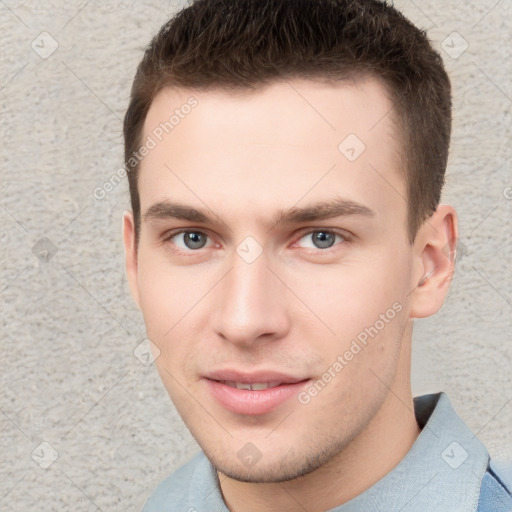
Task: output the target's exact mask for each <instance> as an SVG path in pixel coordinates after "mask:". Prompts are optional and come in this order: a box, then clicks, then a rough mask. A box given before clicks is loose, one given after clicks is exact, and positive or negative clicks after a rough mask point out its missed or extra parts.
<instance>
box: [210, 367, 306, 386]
mask: <svg viewBox="0 0 512 512" xmlns="http://www.w3.org/2000/svg"><path fill="white" fill-rule="evenodd" d="M205 378H207V379H210V380H216V381H221V382H222V381H234V382H243V383H246V384H254V383H262V382H279V383H281V384H295V383H297V382H301V381H303V380H307V378H304V377H293V376H291V375H287V374H285V373H281V372H275V371H270V370H261V371H257V372H243V371H239V370H217V371H213V372H209V373H208V374H207V375H205Z"/></svg>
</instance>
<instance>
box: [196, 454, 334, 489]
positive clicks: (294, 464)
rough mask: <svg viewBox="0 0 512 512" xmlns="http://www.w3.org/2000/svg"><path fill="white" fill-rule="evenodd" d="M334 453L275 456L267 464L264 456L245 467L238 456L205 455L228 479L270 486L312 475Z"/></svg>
mask: <svg viewBox="0 0 512 512" xmlns="http://www.w3.org/2000/svg"><path fill="white" fill-rule="evenodd" d="M203 451H204V450H203ZM333 451H334V450H332V451H329V453H325V452H324V453H320V454H316V455H312V454H306V453H303V454H298V453H293V454H292V455H290V454H288V455H284V454H283V455H282V456H279V455H277V454H274V457H273V459H275V460H272V461H268V460H267V461H266V462H265V455H263V456H262V458H261V460H259V461H257V462H256V463H254V465H252V466H248V465H244V463H243V462H241V461H240V460H239V459H238V458H237V457H236V456H235V458H234V459H228V458H223V459H220V458H218V457H216V456H215V455H213V456H210V455H209V454H208V453H207V452H206V451H205V454H206V456H207V457H208V459H209V460H210V462H211V463H212V465H213V466H214V467H215V469H217V471H219V472H220V473H222V474H223V475H225V476H227V477H228V478H231V479H233V480H237V481H239V482H246V483H253V484H268V483H280V482H288V481H290V480H295V479H297V478H301V477H303V476H306V475H307V474H309V473H312V472H313V471H315V470H317V469H318V468H319V467H321V466H323V465H324V464H326V463H328V462H329V461H330V460H331V459H332V458H333V457H334V456H335V453H332V452H333Z"/></svg>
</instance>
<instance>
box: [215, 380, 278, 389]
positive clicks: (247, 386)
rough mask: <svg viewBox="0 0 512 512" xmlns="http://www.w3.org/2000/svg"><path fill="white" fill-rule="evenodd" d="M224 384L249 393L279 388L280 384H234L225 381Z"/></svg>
mask: <svg viewBox="0 0 512 512" xmlns="http://www.w3.org/2000/svg"><path fill="white" fill-rule="evenodd" d="M224 384H226V385H227V386H230V387H232V388H236V389H246V390H250V391H262V390H264V389H268V388H275V387H277V386H279V385H280V384H281V383H280V382H253V383H252V384H249V383H247V382H235V381H231V380H230V381H225V382H224Z"/></svg>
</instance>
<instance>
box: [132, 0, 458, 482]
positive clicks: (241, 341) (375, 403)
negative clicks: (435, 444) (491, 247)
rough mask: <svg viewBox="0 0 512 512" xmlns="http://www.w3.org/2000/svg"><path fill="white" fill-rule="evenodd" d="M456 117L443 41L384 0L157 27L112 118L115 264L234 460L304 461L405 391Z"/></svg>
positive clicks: (189, 405)
mask: <svg viewBox="0 0 512 512" xmlns="http://www.w3.org/2000/svg"><path fill="white" fill-rule="evenodd" d="M185 106H186V108H185ZM172 116H174V118H175V121H172V120H171V117H172ZM450 125H451V100H450V83H449V80H448V77H447V75H446V73H445V71H444V68H443V65H442V62H441V58H440V56H439V55H438V54H437V53H436V52H435V51H434V50H433V49H432V47H431V45H430V43H429V42H428V40H427V38H426V36H425V34H424V33H422V32H421V31H420V30H418V29H417V28H415V27H414V26H413V25H412V24H411V23H410V22H409V21H407V20H406V19H405V18H404V17H403V16H402V15H401V14H400V13H399V12H397V11H396V10H395V9H394V8H392V7H391V6H389V5H386V4H385V3H383V2H380V1H372V0H347V1H342V0H337V1H335V0H199V1H196V2H194V3H192V4H191V5H190V6H189V7H187V8H186V9H184V10H182V11H181V12H179V13H178V14H177V15H176V16H175V17H174V18H173V19H172V20H171V21H169V23H167V24H166V25H165V26H164V27H163V28H162V29H161V31H160V32H159V34H158V35H157V36H156V37H155V38H154V39H153V41H152V42H151V44H150V46H149V47H148V49H147V51H146V53H145V55H144V57H143V60H142V62H141V64H140V65H139V68H138V70H137V74H136V77H135V80H134V84H133V89H132V97H131V101H130V105H129V108H128V111H127V113H126V117H125V123H124V134H125V152H126V154H125V156H126V164H127V167H128V171H129V172H128V178H129V185H130V194H131V201H132V213H129V214H126V215H125V219H124V239H125V246H126V252H127V272H128V278H129V282H130V286H131V289H132V293H133V296H134V298H135V300H136V302H137V304H138V305H139V307H140V309H141V310H142V312H143V315H144V320H145V323H146V328H147V332H148V337H149V338H150V339H151V340H152V341H153V343H154V344H155V345H156V347H157V349H158V352H159V357H158V358H157V359H156V365H157V368H158V371H159V373H160V375H161V377H162V380H163V382H164V384H165V386H166V388H167V390H168V391H169V394H170V396H171V398H172V399H173V401H174V403H175V405H176V407H177V409H178V411H179V412H180V414H181V415H182V417H183V419H184V420H185V422H186V424H187V426H188V427H189V428H190V430H191V432H192V433H193V435H194V436H195V437H196V439H197V440H198V442H199V444H200V445H201V446H202V448H203V450H204V451H205V453H206V454H207V455H208V456H209V457H210V459H211V460H212V461H213V462H214V464H215V465H216V467H218V468H219V469H220V470H221V471H222V472H224V473H225V474H227V475H230V476H233V477H234V478H238V479H240V480H247V481H280V480H287V479H290V478H294V477H296V476H299V475H303V474H307V473H308V472H311V471H313V470H315V469H316V468H318V467H320V466H321V465H322V464H325V463H326V462H327V461H329V460H331V459H332V458H333V457H335V456H336V455H337V454H339V453H340V452H341V451H343V450H344V449H346V447H347V446H349V444H350V443H351V441H353V440H354V439H356V438H357V437H358V436H360V435H361V433H362V432H364V431H365V429H366V428H367V427H368V426H369V425H370V424H371V423H372V422H376V421H377V419H376V418H379V417H380V421H381V422H382V421H384V420H385V416H386V412H385V410H386V408H385V407H383V405H384V404H387V403H389V396H390V390H392V391H393V393H395V394H396V392H403V391H404V390H405V389H406V388H407V383H408V376H409V373H408V372H409V365H410V336H411V330H412V319H413V318H418V317H424V316H428V315H430V314H432V313H434V312H435V311H437V310H438V309H439V307H440V306H441V304H442V301H443V299H444V296H445V293H446V291H447V287H448V283H449V278H450V276H451V271H452V263H453V262H452V261H451V258H447V257H446V255H447V254H451V252H452V249H453V247H452V245H453V243H454V242H453V241H454V240H455V238H456V223H455V214H454V212H453V210H452V209H450V208H449V207H443V206H439V200H440V195H441V189H442V185H443V181H444V173H445V169H446V163H447V155H448V148H449V138H450ZM143 147H144V148H145V149H144V151H141V148H143ZM447 247H448V250H447ZM425 275H428V276H429V277H428V279H427V280H424V279H423V277H424V276H425ZM419 282H421V286H418V283H419ZM234 381H237V382H239V383H242V384H244V385H245V384H247V385H248V384H250V383H251V382H252V383H253V384H264V385H270V386H274V385H276V384H283V385H282V386H277V388H279V389H278V390H277V391H276V392H271V391H267V392H258V391H254V390H248V391H245V392H242V393H240V392H239V391H238V390H236V389H235V390H233V385H234ZM255 387H258V385H256V386H255ZM277 388H276V389H277ZM244 393H245V395H247V396H245V397H241V394H244ZM250 393H255V394H256V393H259V394H258V395H257V396H258V397H259V398H258V399H257V400H256V399H255V398H254V396H256V395H254V396H252V397H251V396H248V394H250ZM290 397H292V398H290ZM387 410H388V413H389V411H390V410H391V409H390V407H388V409H387ZM383 411H384V412H383ZM379 415H380V416H379ZM244 450H245V451H244ZM251 450H252V452H251ZM246 452H250V453H247V454H246ZM244 454H246V455H249V456H250V458H251V460H252V459H258V462H257V464H247V463H246V462H245V455H244Z"/></svg>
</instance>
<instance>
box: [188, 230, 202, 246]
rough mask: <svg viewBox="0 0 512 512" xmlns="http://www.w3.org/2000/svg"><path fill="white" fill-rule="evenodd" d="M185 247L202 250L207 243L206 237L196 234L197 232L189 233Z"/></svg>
mask: <svg viewBox="0 0 512 512" xmlns="http://www.w3.org/2000/svg"><path fill="white" fill-rule="evenodd" d="M184 241H185V245H186V246H187V247H188V248H189V249H200V248H201V247H203V246H204V244H205V243H206V239H205V236H204V235H203V234H202V233H196V232H195V231H188V232H186V233H185V237H184Z"/></svg>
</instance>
